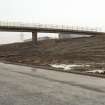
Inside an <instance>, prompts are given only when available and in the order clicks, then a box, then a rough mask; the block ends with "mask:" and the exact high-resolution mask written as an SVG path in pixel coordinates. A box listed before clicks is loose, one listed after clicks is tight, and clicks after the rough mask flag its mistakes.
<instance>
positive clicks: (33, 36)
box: [32, 31, 37, 45]
mask: <svg viewBox="0 0 105 105" xmlns="http://www.w3.org/2000/svg"><path fill="white" fill-rule="evenodd" d="M32 43H33V45H37V31H34V32H32Z"/></svg>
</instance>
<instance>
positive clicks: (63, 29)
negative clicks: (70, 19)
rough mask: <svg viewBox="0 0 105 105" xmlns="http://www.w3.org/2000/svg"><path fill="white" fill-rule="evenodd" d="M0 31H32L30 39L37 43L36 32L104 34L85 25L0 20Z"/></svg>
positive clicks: (104, 33)
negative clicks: (74, 25)
mask: <svg viewBox="0 0 105 105" xmlns="http://www.w3.org/2000/svg"><path fill="white" fill-rule="evenodd" d="M0 31H10V32H32V41H33V43H34V44H37V33H38V32H44V33H68V34H83V35H105V32H101V31H99V30H97V29H92V28H87V27H73V26H65V25H54V24H39V23H35V24H34V23H21V22H3V21H0Z"/></svg>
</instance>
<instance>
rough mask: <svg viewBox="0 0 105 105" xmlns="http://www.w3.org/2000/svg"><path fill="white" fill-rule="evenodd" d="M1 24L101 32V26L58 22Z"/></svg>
mask: <svg viewBox="0 0 105 105" xmlns="http://www.w3.org/2000/svg"><path fill="white" fill-rule="evenodd" d="M0 26H7V27H10V26H13V27H28V28H38V29H39V28H47V29H60V30H61V29H62V30H77V31H80V30H82V31H95V32H98V31H99V32H101V30H100V28H89V27H79V26H68V25H56V24H39V23H35V24H33V23H21V22H9V21H0Z"/></svg>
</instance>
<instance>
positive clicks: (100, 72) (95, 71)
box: [86, 70, 105, 74]
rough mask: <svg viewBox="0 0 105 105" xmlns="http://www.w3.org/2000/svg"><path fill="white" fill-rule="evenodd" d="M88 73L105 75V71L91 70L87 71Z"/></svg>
mask: <svg viewBox="0 0 105 105" xmlns="http://www.w3.org/2000/svg"><path fill="white" fill-rule="evenodd" d="M86 72H88V73H99V74H102V73H105V70H91V71H86Z"/></svg>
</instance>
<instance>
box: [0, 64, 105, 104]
mask: <svg viewBox="0 0 105 105" xmlns="http://www.w3.org/2000/svg"><path fill="white" fill-rule="evenodd" d="M0 105H105V79H101V78H96V77H89V76H83V75H75V74H70V73H62V72H57V71H50V70H44V69H38V68H31V67H25V66H17V65H11V64H4V63H0Z"/></svg>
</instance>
